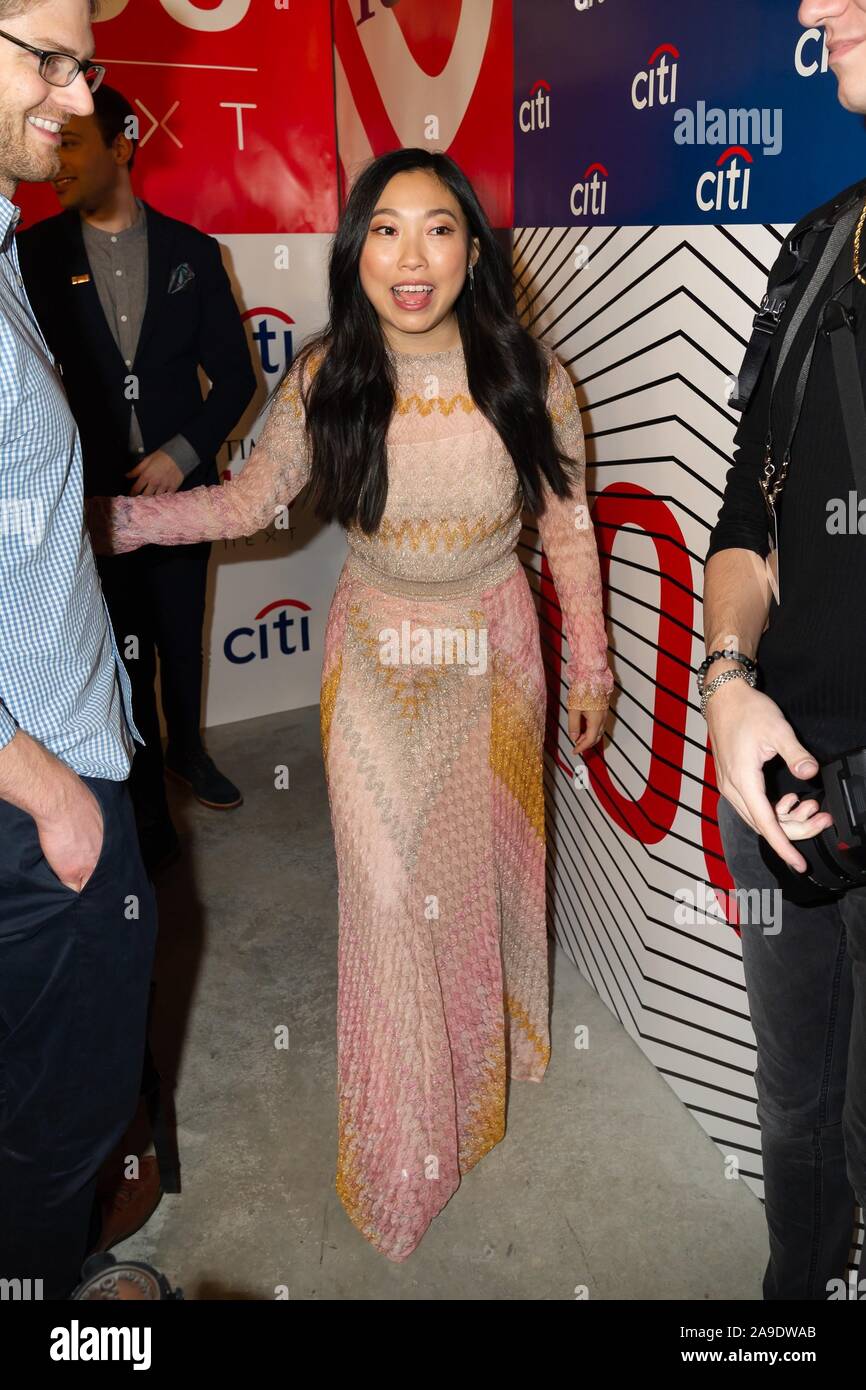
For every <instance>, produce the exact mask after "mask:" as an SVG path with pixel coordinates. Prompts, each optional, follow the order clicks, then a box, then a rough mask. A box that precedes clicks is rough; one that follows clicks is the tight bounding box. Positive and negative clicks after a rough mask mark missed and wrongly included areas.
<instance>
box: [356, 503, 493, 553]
mask: <svg viewBox="0 0 866 1390" xmlns="http://www.w3.org/2000/svg"><path fill="white" fill-rule="evenodd" d="M510 519H511V518H510V517H506V516H504V515H503V514H502V513H501V512H500V513H498V514H497V515H496V516H495V517H493V518H492V519H488V518H487V517H483V516H481V517H478V518H477V519H476V520H475V521H468V520H467V519H466V517H465V516H461V517H460V518H459V519H458V520H457V521H455V522H449V521H444V520H443V521H430V520H427V519H426V518H425V519H424V520H423V521H417V522H416V521H412V520H410V519H408V518H406V519H404V520H403V521H401V522H399V523H395V522H393V521H390V520H389V519H388V517H383V518H382V521H381V523H380V525H379V528H378V530H377V531H376V540H377V541H381V543H382V544H383V545H388V544H391V543H393V544H394V545H395V546H398V547H399V546H401V545H402V544H403V541H404V539H405V538H407V537H408V540H409V544H410V545H411V547H412V549H413V550H417V549H418V547H419V546H420V544H421V542H422V540H424V541H426V543H427V549H428V551H429V552H430V554H431V555H432V554H433V552H434V551H435V550H436V549H437V547H438V545H439V541H440V539H441V540H443V541H444V543H445V548H446V550H453V548H454V546H455V543H456V542H458V541H459V542H460V544H461V546H462V548H463V550H469V549H471V547H472V546H473V545H477V544H478V542H479V541H484V540H487V538H488V536H495V535H496V534H497V532H498V531H500V530H501V529H502V527H503V525H505V524H506V523H507V522H508V521H510Z"/></svg>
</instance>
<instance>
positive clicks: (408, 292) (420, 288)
mask: <svg viewBox="0 0 866 1390" xmlns="http://www.w3.org/2000/svg"><path fill="white" fill-rule="evenodd" d="M391 295H392V298H394V299H395V300H396V301H397V303H398V304H399V305H400V308H401V309H426V308H427V305H428V304H429V303H430V300H431V299H432V298H433V286H432V285H428V284H427V283H426V281H420V282H419V283H418V284H413V283H412V282H411V281H408V282H407V283H405V284H402V285H392V287H391Z"/></svg>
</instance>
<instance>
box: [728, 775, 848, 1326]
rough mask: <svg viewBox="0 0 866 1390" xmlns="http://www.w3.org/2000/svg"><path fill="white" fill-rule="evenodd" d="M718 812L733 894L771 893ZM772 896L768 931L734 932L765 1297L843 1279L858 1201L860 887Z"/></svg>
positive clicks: (801, 1292)
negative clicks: (755, 1140)
mask: <svg viewBox="0 0 866 1390" xmlns="http://www.w3.org/2000/svg"><path fill="white" fill-rule="evenodd" d="M718 817H719V830H720V832H721V836H722V844H723V847H724V852H725V861H726V863H727V865H728V868H729V870H730V873H731V877H732V878H733V880H734V882H735V884H736V886H737V888H741V889H743V890H747V889H764V888H766V889H770V890H772V889H773V888H776V887H777V884H776V880H775V879H774V878H773V875H772V874H771V872H770V870H769V869H768V868H767V866H766V865H765V864H764V861H763V859H762V858H761V855H760V851H759V849H758V845H759V837H758V836H757V835H756V833H755V832H754V831H753V830H752V829H751V827H750V826H748V825H747V824H746V822H745V821H744V820H743V819H742V818H741V817H740V816H739V815H738V814H737V812H736V811H735V810H734V808H733V807H732V806H731V805H730V803H729V802H728V801H727V800H726V799H725V798H724V797H720V798H719V806H718ZM775 901H776V902H780V903H781V914H780V916H779V918H778V920H777V922H776V923H775V924H774V925H778V926H779V927H780V929H779V930H778V931H774V930H770V931H767V930H765V927H764V926H762V925H761V924H760V923H754V922H743V923H742V925H741V928H740V931H741V938H742V946H743V966H744V969H745V976H746V990H747V994H748V1000H749V1009H750V1011H751V1019H752V1027H753V1028H754V1031H755V1037H756V1039H757V1044H758V1065H757V1070H756V1072H755V1083H756V1086H757V1092H758V1119H759V1121H760V1125H761V1145H762V1150H763V1157H764V1189H765V1211H766V1217H767V1224H768V1227H769V1235H770V1262H769V1265H768V1267H767V1271H766V1275H765V1277H764V1297H765V1298H766V1299H816V1300H817V1299H826V1298H827V1297H828V1282H829V1281H830V1280H833V1279H842V1280H846V1279H847V1274H846V1266H847V1262H848V1254H849V1250H850V1247H851V1245H852V1242H853V1238H854V1225H855V1217H856V1206H857V1204H858V1203H859V1205H860V1206H861V1207H864V1205H866V888H856V889H851V890H849V892H847V893H846V894H845V895H844V896H843V897H841V898H840V899H838V900H837V901H835V902H832V903H829V904H814V905H811V906H808V907H803V906H798V905H797V904H794V903H789V902H787V901H785V900H784V899H781V898H778V899H776V900H775ZM741 920H742V919H741ZM860 1277H861V1278H866V1265H864V1267H862V1268H861V1271H860Z"/></svg>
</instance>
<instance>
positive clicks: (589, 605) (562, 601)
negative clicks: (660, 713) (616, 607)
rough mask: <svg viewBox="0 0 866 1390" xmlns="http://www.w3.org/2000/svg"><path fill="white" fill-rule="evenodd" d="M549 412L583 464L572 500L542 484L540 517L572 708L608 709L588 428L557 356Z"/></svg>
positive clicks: (562, 443)
mask: <svg viewBox="0 0 866 1390" xmlns="http://www.w3.org/2000/svg"><path fill="white" fill-rule="evenodd" d="M547 408H548V411H549V413H550V417H551V419H552V421H553V426H554V430H555V433H556V438H557V443H558V445H559V448H560V449H561V450H562V452H563V453H564V454H567V455H568V457H569V458H571V459H574V460H576V462H577V463H579V464H580V469H579V473H578V481H576V482H573V483H572V487H571V496H570V497H557V496H556V494H555V493H554V492H553V490H552V489H551V488H550V485H549V484H548V482H547V480H546V479H544V480H543V488H542V492H543V497H544V500H545V506H544V510H543V512H539V514H538V518H537V519H538V530H539V534H540V536H541V544H542V546H543V548H544V552H545V554H546V555H547V559H548V563H549V564H550V570H551V574H552V575H553V582H554V585H555V586H556V593H557V597H558V599H559V606H560V608H561V610H562V619H563V626H564V628H565V635H566V637H567V638H568V645H569V649H570V655H569V659H568V664H567V666H566V680H567V682H568V708H569V709H604V708H605V707H606V706H607V704H608V701H609V697H610V692H611V691H612V689H613V672H612V671H611V669H610V667H609V666H608V663H607V631H606V629H605V622H604V611H603V608H602V593H601V575H600V572H599V564H598V551H597V550H596V544H595V532H594V531H593V528H592V521H591V519H590V515H589V508H588V506H587V501H586V487H585V483H584V469H585V460H586V455H585V453H584V444H583V426H582V424H581V419H580V409H579V407H578V404H577V401H576V400H575V396H574V386H573V385H572V382H571V378H570V377H569V375H568V372H567V371H566V370H565V368H564V367H563V365H562V363H561V362H560V361H559V359H558V358H557V357H555V356H552V360H551V363H550V384H549V387H548V392H547Z"/></svg>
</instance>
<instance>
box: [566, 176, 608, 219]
mask: <svg viewBox="0 0 866 1390" xmlns="http://www.w3.org/2000/svg"><path fill="white" fill-rule="evenodd" d="M607 178H609V174H607V170H606V168H605V165H603V164H591V165H589V168H588V170H587V172H585V174H584V178H582V181H581V182H580V183H575V185H574V188H573V189H571V199H570V206H571V211H573V213H574V215H575V217H587V215H589V214H592V215H594V217H599V215H601V214H602V213H605V210H606V207H607Z"/></svg>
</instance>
